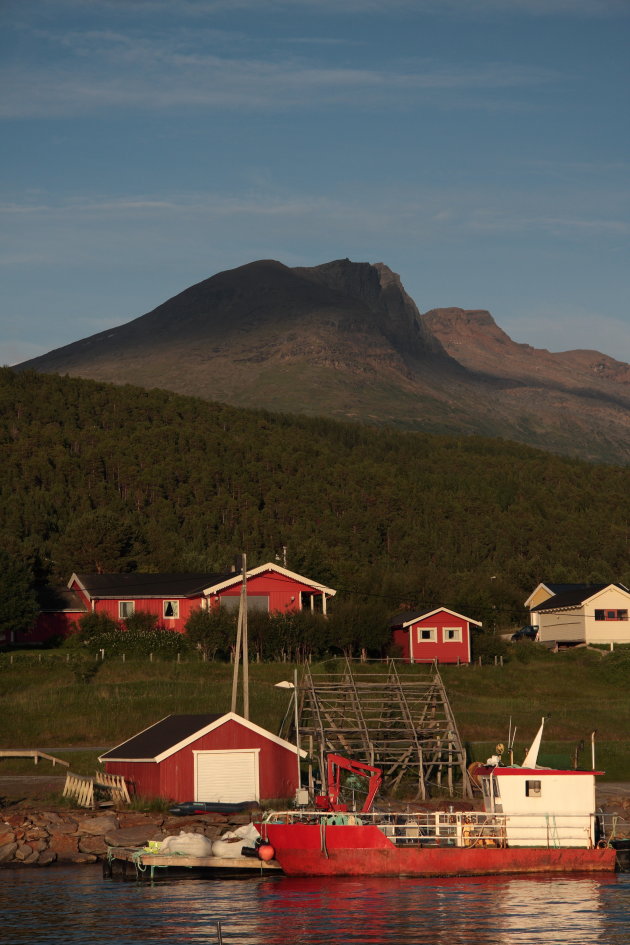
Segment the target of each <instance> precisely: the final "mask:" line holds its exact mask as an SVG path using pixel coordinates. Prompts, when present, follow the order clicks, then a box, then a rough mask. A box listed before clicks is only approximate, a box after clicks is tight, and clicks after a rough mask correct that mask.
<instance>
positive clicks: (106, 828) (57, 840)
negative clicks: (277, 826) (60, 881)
mask: <svg viewBox="0 0 630 945" xmlns="http://www.w3.org/2000/svg"><path fill="white" fill-rule="evenodd" d="M250 820H251V814H250V812H247V813H236V814H230V815H229V816H226V815H223V814H216V813H208V814H198V815H195V816H193V817H175V816H173V815H171V814H161V813H148V812H147V813H144V812H142V811H130V810H108V811H107V812H103V813H100V812H97V811H92V810H86V811H81V810H74V809H72V810H68V811H65V810H59V809H56V810H53V809H45V808H41V809H40V808H38V809H37V810H27V809H24V810H23V809H16V810H5V811H1V810H0V869H2V868H4V869H7V868H14V869H22V868H27V867H28V868H30V867H38V866H39V867H43V866H51V865H54V864H58V865H63V866H68V865H71V864H76V865H83V864H85V863H96V862H98V861H99V860H104V859H106V858H107V851H108V848H109V847H112V846H120V847H125V848H127V849H142V848H143V847H144V846H146V844H147V842H148V841H149V840H163V839H164V837H168V836H171V835H173V834H175V835H177V834H179V833H180V831H182V830H185V831H187V832H190V833H201V834H203V835H204V836H206V837H208V839H210V840H216V839H217V838H218V837H220V836H221V834H223V833H225V831H226V830H233V829H234V828H235V827H238V826H242V825H243V824H246V823H249V822H250Z"/></svg>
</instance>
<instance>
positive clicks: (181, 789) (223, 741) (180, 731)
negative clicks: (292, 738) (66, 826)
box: [99, 712, 306, 803]
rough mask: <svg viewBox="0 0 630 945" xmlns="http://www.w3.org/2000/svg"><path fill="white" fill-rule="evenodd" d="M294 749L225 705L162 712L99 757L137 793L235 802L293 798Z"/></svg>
mask: <svg viewBox="0 0 630 945" xmlns="http://www.w3.org/2000/svg"><path fill="white" fill-rule="evenodd" d="M297 755H298V749H297V748H296V746H295V745H292V744H291V743H290V742H287V741H285V740H284V739H282V738H279V737H278V736H277V735H273V734H272V733H271V732H268V731H266V730H265V729H263V728H261V727H260V726H259V725H255V724H254V723H253V722H250V721H248V720H247V719H244V718H241V716H239V715H236V714H235V713H234V712H228V713H226V714H225V715H208V714H205V715H168V716H166V718H164V719H161V721H159V722H156V723H155V725H151V726H150V727H149V728H147V729H145V730H144V731H143V732H140V733H139V734H137V735H134V736H133V738H130V739H128V740H127V741H126V742H123V743H122V744H121V745H118V746H117V747H116V748H112V749H111V751H108V752H105V754H103V755H101V757H100V758H99V761H101V762H102V763H104V765H105V770H106V771H107V772H108V773H110V774H118V775H122V776H123V777H124V778H125V780H126V781H127V783H128V785H129V786H130V787H131V789H132V790H133V791H134V792H135V794H136V795H138V796H142V797H163V798H167V799H168V800H172V801H176V802H178V803H183V802H185V801H206V802H213V803H240V802H243V801H252V802H254V801H268V800H271V799H274V798H287V797H293V795H294V794H295V791H296V789H297V787H298V786H299V784H298V780H299V779H298V757H297ZM305 756H306V752H304V751H300V757H305Z"/></svg>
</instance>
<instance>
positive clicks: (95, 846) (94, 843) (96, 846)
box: [79, 836, 107, 855]
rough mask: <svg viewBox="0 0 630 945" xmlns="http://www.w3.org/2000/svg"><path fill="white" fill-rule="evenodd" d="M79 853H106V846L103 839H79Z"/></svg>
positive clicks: (92, 837)
mask: <svg viewBox="0 0 630 945" xmlns="http://www.w3.org/2000/svg"><path fill="white" fill-rule="evenodd" d="M79 853H96V854H97V855H99V854H103V853H107V844H106V843H105V838H104V837H94V836H91V837H80V838H79Z"/></svg>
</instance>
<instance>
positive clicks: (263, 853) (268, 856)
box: [258, 843, 276, 863]
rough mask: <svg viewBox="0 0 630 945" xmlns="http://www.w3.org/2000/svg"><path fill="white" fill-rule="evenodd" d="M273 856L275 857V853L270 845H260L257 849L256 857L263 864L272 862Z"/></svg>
mask: <svg viewBox="0 0 630 945" xmlns="http://www.w3.org/2000/svg"><path fill="white" fill-rule="evenodd" d="M275 855H276V851H275V850H274V848H273V847H272V846H271V844H270V843H262V844H261V845H260V846H259V847H258V856H259V857H260V859H261V860H264V861H265V863H268V862H269V860H273V858H274V856H275Z"/></svg>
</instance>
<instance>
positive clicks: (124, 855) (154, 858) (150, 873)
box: [103, 847, 282, 879]
mask: <svg viewBox="0 0 630 945" xmlns="http://www.w3.org/2000/svg"><path fill="white" fill-rule="evenodd" d="M161 869H189V870H190V869H192V870H203V871H204V872H206V871H207V874H208V876H219V875H220V876H221V877H222V878H224V877H225V876H226V875H231V876H237V875H239V874H241V875H242V874H249V875H254V874H255V873H256V872H258V873H261V872H272V873H274V872H275V873H281V872H282V870H281V867H280V864H279V863H277V862H276V860H269V861H268V862H266V861H265V860H259V859H258V857H253V856H233V857H220V856H182V855H181V854H179V853H175V854H164V855H161V854H159V853H145V852H143V851H142V850H128V849H124V848H122V847H110V849H109V853H108V857H107V859H106V860H104V861H103V876H105V877H112V878H114V879H153V877H154V875H155V871H156V870H161Z"/></svg>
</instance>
